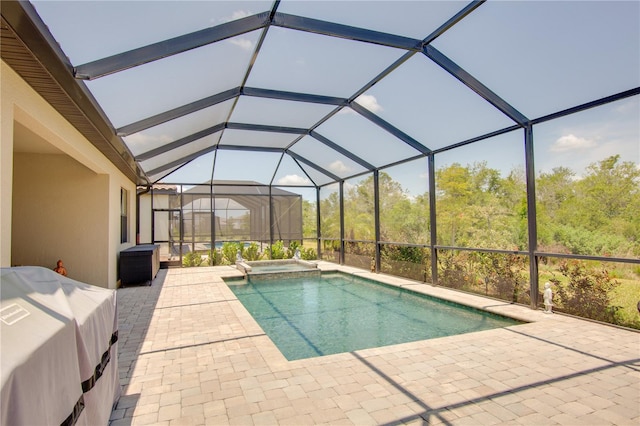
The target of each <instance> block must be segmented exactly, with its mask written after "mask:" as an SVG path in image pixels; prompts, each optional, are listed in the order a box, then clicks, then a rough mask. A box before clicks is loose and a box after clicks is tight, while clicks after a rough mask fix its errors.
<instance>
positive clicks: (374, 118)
mask: <svg viewBox="0 0 640 426" xmlns="http://www.w3.org/2000/svg"><path fill="white" fill-rule="evenodd" d="M349 106H350V107H351V109H353V110H354V111H356V112H357V113H358V114H360V115H361V116H363V117H364V118H366V119H367V120H369V121H371V122H372V123H374V124H376V125H377V126H379V127H382V128H383V129H384V130H386V131H387V132H389V133H391V134H392V135H393V136H395V137H396V138H398V139H400V140H401V141H403V142H404V143H406V144H407V145H409V146H410V147H412V148H413V149H415V150H417V151H419V152H421V153H423V154H429V153H430V152H431V150H430V149H429V148H427V147H426V146H424V145H422V144H421V143H420V142H418V141H417V140H415V139H414V138H412V137H411V136H409V135H407V134H406V133H404V132H403V131H402V130H400V129H398V128H397V127H395V126H394V125H392V124H391V123H389V122H387V121H385V120H383V119H382V118H380V117H379V116H378V115H376V114H374V113H373V112H371V111H369V110H368V109H366V108H365V107H363V106H362V105H360V104H358V103H357V102H355V101H354V102H351V104H350V105H349Z"/></svg>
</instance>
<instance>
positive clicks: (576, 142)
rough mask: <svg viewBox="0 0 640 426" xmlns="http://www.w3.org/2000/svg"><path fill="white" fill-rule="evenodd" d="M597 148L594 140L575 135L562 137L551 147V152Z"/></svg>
mask: <svg viewBox="0 0 640 426" xmlns="http://www.w3.org/2000/svg"><path fill="white" fill-rule="evenodd" d="M594 146H596V143H595V142H594V141H593V140H590V139H585V138H580V137H578V136H575V135H574V134H569V135H565V136H561V137H559V138H558V140H556V142H555V143H554V144H553V145H551V148H550V150H551V152H566V151H574V150H581V149H586V148H591V147H594Z"/></svg>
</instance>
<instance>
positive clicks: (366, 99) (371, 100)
mask: <svg viewBox="0 0 640 426" xmlns="http://www.w3.org/2000/svg"><path fill="white" fill-rule="evenodd" d="M356 102H357V103H359V104H360V105H362V106H363V107H365V108H366V109H368V110H369V111H371V112H380V111H382V105H380V104H379V103H378V100H377V99H376V97H375V96H373V95H365V94H362V95H360V96H358V97H357V98H356Z"/></svg>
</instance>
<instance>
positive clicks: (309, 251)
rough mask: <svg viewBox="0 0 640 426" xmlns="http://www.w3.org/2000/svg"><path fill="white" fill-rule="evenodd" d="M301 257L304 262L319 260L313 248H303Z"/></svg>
mask: <svg viewBox="0 0 640 426" xmlns="http://www.w3.org/2000/svg"><path fill="white" fill-rule="evenodd" d="M300 257H301V258H302V259H303V260H316V259H317V258H318V254H317V253H316V251H315V250H314V249H313V248H311V247H306V248H305V247H303V248H302V249H301V250H300Z"/></svg>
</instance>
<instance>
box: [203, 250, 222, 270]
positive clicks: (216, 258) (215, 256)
mask: <svg viewBox="0 0 640 426" xmlns="http://www.w3.org/2000/svg"><path fill="white" fill-rule="evenodd" d="M222 262H223V256H222V252H221V251H220V250H217V249H215V248H213V249H211V250H209V253H208V255H207V265H209V266H217V265H222V264H223V263H222Z"/></svg>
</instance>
